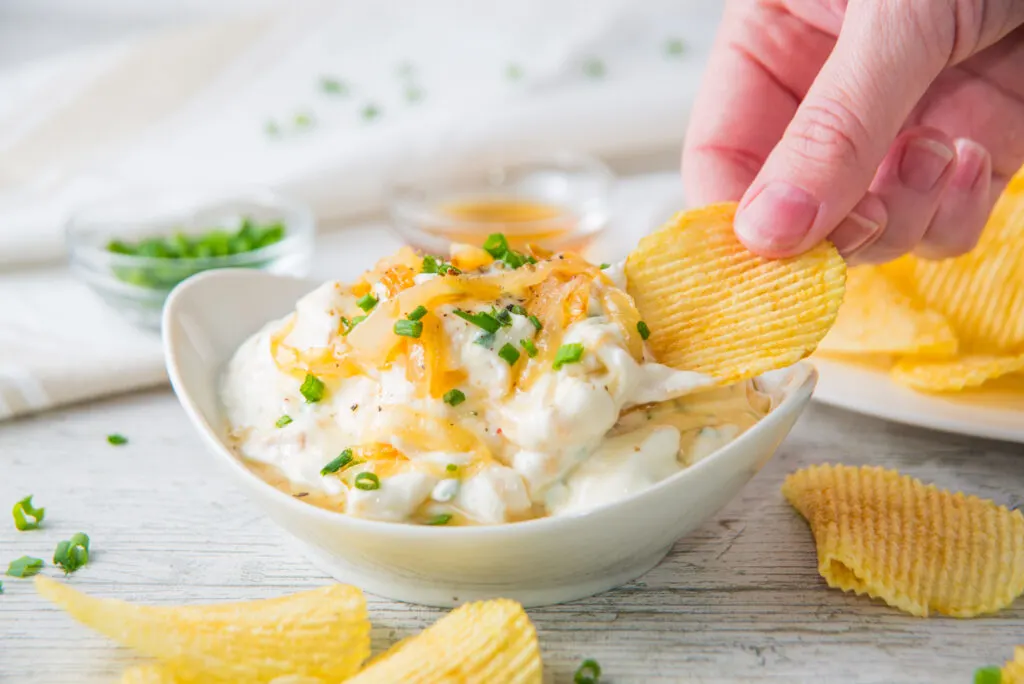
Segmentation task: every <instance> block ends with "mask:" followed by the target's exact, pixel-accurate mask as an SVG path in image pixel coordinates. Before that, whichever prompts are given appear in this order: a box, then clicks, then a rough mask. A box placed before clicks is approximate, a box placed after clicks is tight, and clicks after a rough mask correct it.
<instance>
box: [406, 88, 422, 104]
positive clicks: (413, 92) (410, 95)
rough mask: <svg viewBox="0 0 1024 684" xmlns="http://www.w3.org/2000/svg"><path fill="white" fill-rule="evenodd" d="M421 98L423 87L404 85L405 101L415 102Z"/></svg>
mask: <svg viewBox="0 0 1024 684" xmlns="http://www.w3.org/2000/svg"><path fill="white" fill-rule="evenodd" d="M422 99H423V89H422V88H420V87H419V86H415V85H408V86H406V87H405V101H406V102H409V103H416V102H419V101H420V100H422Z"/></svg>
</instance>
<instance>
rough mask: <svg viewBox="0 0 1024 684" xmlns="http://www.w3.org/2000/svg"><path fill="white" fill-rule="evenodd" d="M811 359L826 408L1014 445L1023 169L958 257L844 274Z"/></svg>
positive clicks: (1021, 430) (1023, 408) (1018, 414)
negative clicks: (835, 308) (831, 319)
mask: <svg viewBox="0 0 1024 684" xmlns="http://www.w3.org/2000/svg"><path fill="white" fill-rule="evenodd" d="M816 359H817V365H818V369H819V372H820V373H821V384H820V385H819V388H818V391H817V393H816V395H815V396H816V397H817V398H818V399H820V400H821V401H823V402H825V403H827V404H832V405H835V406H840V407H843V408H847V409H850V410H853V411H858V412H861V413H866V414H870V415H875V416H879V417H882V418H886V419H889V420H895V421H898V422H903V423H909V424H912V425H920V426H922V427H928V428H934V429H939V430H946V431H950V432H960V433H964V434H971V435H977V436H982V437H991V438H996V439H1007V440H1013V441H1019V442H1024V169H1022V170H1021V171H1019V172H1018V173H1017V174H1016V176H1014V178H1013V179H1012V180H1011V181H1010V183H1009V185H1008V186H1007V189H1006V191H1005V192H1004V193H1003V195H1002V197H1000V199H999V201H998V202H997V203H996V206H995V209H994V210H993V212H992V215H991V216H990V217H989V221H988V224H987V225H986V227H985V231H984V233H983V234H982V237H981V239H980V241H979V243H978V245H977V247H976V248H975V249H974V250H973V251H971V252H970V253H968V254H966V255H964V256H962V257H958V258H956V259H947V260H945V261H928V260H925V259H921V258H919V257H915V256H913V255H908V256H905V257H902V258H900V259H898V260H897V261H894V262H892V263H889V264H885V265H882V266H860V267H857V268H852V269H850V270H849V272H848V275H847V285H846V295H845V300H844V302H843V305H842V307H841V308H840V311H839V315H838V317H837V318H836V323H835V325H834V326H833V328H832V329H831V330H830V331H829V333H828V335H826V336H825V339H824V340H822V342H821V344H820V345H819V347H818V351H817V354H816Z"/></svg>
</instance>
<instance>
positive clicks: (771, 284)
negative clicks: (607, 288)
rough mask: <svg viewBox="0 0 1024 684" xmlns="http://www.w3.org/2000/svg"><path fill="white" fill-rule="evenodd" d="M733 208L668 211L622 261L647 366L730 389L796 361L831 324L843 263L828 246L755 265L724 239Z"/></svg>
mask: <svg viewBox="0 0 1024 684" xmlns="http://www.w3.org/2000/svg"><path fill="white" fill-rule="evenodd" d="M735 213H736V204H735V203H726V204H715V205H711V206H708V207H704V208H702V209H695V210H693V211H688V212H683V213H680V214H677V215H676V216H675V217H673V218H672V220H670V221H669V222H668V224H666V225H665V226H664V227H662V228H661V229H659V230H658V231H657V232H654V233H651V234H650V235H648V236H646V237H644V238H643V239H641V240H640V244H639V246H637V248H636V249H635V250H633V253H632V254H630V255H629V257H628V259H627V260H626V278H627V282H628V290H629V293H630V294H631V295H632V296H633V298H634V300H635V301H636V305H637V308H638V309H639V310H640V313H641V315H642V316H643V318H644V320H645V322H646V323H647V325H648V327H649V328H650V330H651V336H650V340H649V343H650V345H651V349H652V350H653V352H654V356H655V358H656V360H657V361H659V362H661V363H664V364H666V365H669V366H672V367H674V368H679V369H683V370H691V371H697V372H700V373H706V374H707V375H710V376H712V377H714V378H715V379H716V380H718V381H719V382H720V383H722V384H725V383H730V382H737V381H740V380H744V379H747V378H751V377H754V376H756V375H760V374H761V373H764V372H766V371H770V370H774V369H776V368H782V367H784V366H788V365H790V364H793V363H795V362H797V361H799V360H800V359H802V358H804V357H805V356H807V355H808V354H810V353H811V352H812V351H814V348H815V347H816V346H817V345H818V342H820V341H821V338H822V337H823V336H824V335H825V333H826V332H827V331H828V329H829V327H831V325H832V322H833V321H834V320H835V317H836V312H837V311H838V309H839V304H840V303H841V302H842V299H843V284H844V282H845V279H846V263H845V262H844V261H843V259H842V257H840V256H839V253H838V252H837V251H836V249H835V248H834V247H833V246H832V245H831V244H830V243H823V244H821V245H818V246H817V247H815V248H814V249H812V250H811V251H810V252H807V253H806V254H804V255H802V256H799V257H795V258H792V259H777V260H772V259H764V258H762V257H759V256H757V255H755V254H753V253H751V252H749V251H748V250H747V249H746V248H745V247H744V246H743V245H742V244H740V242H739V241H738V240H737V239H736V236H735V235H734V234H733V228H732V222H733V217H734V216H735Z"/></svg>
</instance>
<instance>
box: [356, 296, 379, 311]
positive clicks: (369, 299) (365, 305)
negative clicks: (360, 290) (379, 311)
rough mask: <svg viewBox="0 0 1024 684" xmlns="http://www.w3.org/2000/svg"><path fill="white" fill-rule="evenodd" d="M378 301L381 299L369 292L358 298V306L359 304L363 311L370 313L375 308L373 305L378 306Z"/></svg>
mask: <svg viewBox="0 0 1024 684" xmlns="http://www.w3.org/2000/svg"><path fill="white" fill-rule="evenodd" d="M378 301H379V300H378V299H377V298H376V297H374V296H373V295H372V294H370V293H369V292H367V293H366V294H364V295H363V296H362V297H360V298H359V299H357V300H356V306H358V307H359V308H360V309H362V310H363V311H366V312H367V313H369V312H370V311H371V310H372V309H373V307H375V306H377V302H378Z"/></svg>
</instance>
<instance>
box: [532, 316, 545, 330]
mask: <svg viewBox="0 0 1024 684" xmlns="http://www.w3.org/2000/svg"><path fill="white" fill-rule="evenodd" d="M528 320H529V321H530V323H532V324H533V327H534V328H536V329H537V330H540V329H541V328H543V327H544V326H543V325H541V324H540V319H539V318H537V317H536V316H530V317H529V318H528Z"/></svg>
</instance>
